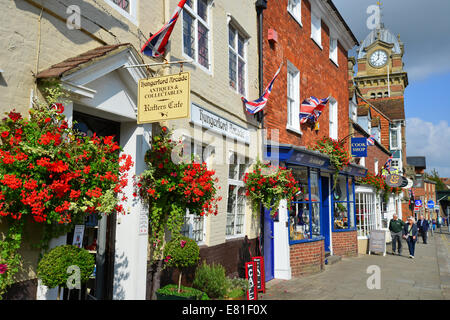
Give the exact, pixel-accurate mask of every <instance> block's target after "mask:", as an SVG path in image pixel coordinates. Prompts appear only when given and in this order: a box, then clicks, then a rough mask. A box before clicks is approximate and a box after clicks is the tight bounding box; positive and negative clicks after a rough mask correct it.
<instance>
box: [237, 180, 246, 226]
mask: <svg viewBox="0 0 450 320" xmlns="http://www.w3.org/2000/svg"><path fill="white" fill-rule="evenodd" d="M237 197H238V200H237V212H236V231H235V234H242V233H243V232H244V230H243V228H244V215H245V187H240V188H239V189H238V196H237Z"/></svg>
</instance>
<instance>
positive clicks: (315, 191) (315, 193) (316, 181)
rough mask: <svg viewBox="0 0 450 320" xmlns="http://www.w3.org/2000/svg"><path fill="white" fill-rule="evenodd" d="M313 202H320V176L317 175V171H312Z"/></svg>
mask: <svg viewBox="0 0 450 320" xmlns="http://www.w3.org/2000/svg"><path fill="white" fill-rule="evenodd" d="M310 182H311V201H319V202H320V198H319V175H318V174H317V171H313V170H311V177H310Z"/></svg>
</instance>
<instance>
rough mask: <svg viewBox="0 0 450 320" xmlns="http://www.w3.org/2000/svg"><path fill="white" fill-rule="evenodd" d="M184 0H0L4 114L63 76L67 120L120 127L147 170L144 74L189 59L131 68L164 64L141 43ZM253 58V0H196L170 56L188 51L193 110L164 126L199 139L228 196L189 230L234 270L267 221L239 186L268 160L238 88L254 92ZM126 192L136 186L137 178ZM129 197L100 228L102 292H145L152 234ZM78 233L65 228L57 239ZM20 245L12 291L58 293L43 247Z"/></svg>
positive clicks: (190, 221) (109, 295)
mask: <svg viewBox="0 0 450 320" xmlns="http://www.w3.org/2000/svg"><path fill="white" fill-rule="evenodd" d="M178 2H179V1H178V0H158V1H146V0H128V1H113V0H87V1H76V0H71V1H68V0H67V1H66V0H60V1H45V0H43V1H39V0H15V1H9V0H0V3H1V4H2V7H3V8H4V10H2V11H1V12H0V19H1V21H2V24H1V26H0V39H1V40H0V41H1V43H2V46H0V70H2V72H1V73H0V102H1V103H0V108H1V111H2V112H6V111H9V110H10V109H11V108H15V109H16V110H17V111H20V112H22V113H26V112H27V109H28V108H29V107H30V104H31V99H32V98H33V97H38V98H41V99H42V94H41V92H40V88H41V87H40V85H41V84H42V83H44V82H45V81H47V80H57V81H59V82H60V83H62V84H63V87H64V88H65V89H66V90H67V92H68V93H69V94H70V97H69V100H70V101H69V102H68V103H67V104H66V111H65V114H66V116H67V117H68V119H69V120H70V121H73V120H76V121H77V122H79V123H82V124H83V125H85V127H86V130H88V131H89V130H91V131H95V130H99V128H102V129H103V130H106V132H111V131H114V132H116V133H118V136H119V137H120V144H121V146H122V147H123V148H124V152H125V153H128V154H131V155H132V156H133V160H134V162H135V166H134V167H133V169H132V172H131V175H133V174H139V173H140V172H142V171H143V170H144V169H145V164H144V160H143V156H144V154H145V152H146V150H148V148H149V141H150V140H151V135H152V132H153V131H154V130H155V129H156V126H154V125H152V124H143V125H138V124H137V123H136V112H137V83H138V81H139V79H142V78H145V77H148V76H150V73H151V74H152V75H158V74H161V75H162V74H171V73H177V72H179V71H180V68H181V66H180V65H179V64H170V65H165V66H164V67H162V66H160V65H159V66H150V67H149V69H146V68H145V67H143V66H141V67H135V66H136V65H140V64H144V63H147V64H154V63H160V62H162V60H161V59H151V58H148V57H146V56H143V55H142V54H140V48H141V47H142V45H143V44H144V43H145V42H146V40H147V39H148V37H149V33H155V32H157V31H158V30H159V29H160V28H161V27H162V26H163V24H164V23H165V22H167V21H168V20H169V19H170V17H171V15H172V13H173V11H174V9H175V8H176V5H177V4H178ZM117 3H118V4H117ZM257 57H258V54H257V28H256V10H255V7H254V1H250V0H246V1H239V2H237V1H227V0H215V1H210V0H197V1H194V0H189V1H188V2H187V4H186V8H185V9H184V10H183V13H182V14H181V15H180V18H179V19H178V22H177V24H176V26H175V28H174V30H173V33H172V36H171V38H170V42H169V46H168V47H167V54H166V59H167V60H168V61H170V62H174V61H191V60H192V61H191V62H186V63H184V64H183V67H182V68H183V70H184V71H189V72H190V73H191V97H190V99H191V109H190V117H189V118H188V119H178V120H170V121H166V122H164V123H161V124H162V125H167V126H168V127H169V128H171V129H173V130H174V132H175V134H176V135H178V136H179V137H180V138H182V139H183V141H184V142H185V143H186V146H191V145H192V152H193V153H195V154H197V155H202V156H203V160H205V161H206V162H207V163H208V166H209V167H210V168H212V169H214V170H215V171H216V176H217V177H218V179H219V186H220V191H219V195H221V196H222V198H223V200H222V201H221V202H220V203H219V213H218V215H217V216H211V217H207V218H205V219H203V218H201V219H199V218H196V217H191V216H189V215H188V216H187V217H186V224H185V226H184V227H183V232H184V234H186V235H189V236H190V237H192V238H195V239H196V240H197V241H198V243H199V245H200V247H201V250H202V257H204V258H206V260H207V261H208V262H209V261H216V262H219V263H223V264H225V267H226V268H227V271H228V272H229V273H236V272H237V270H234V269H236V264H237V261H238V259H239V249H240V247H241V246H242V244H243V243H244V241H243V240H244V237H245V236H247V237H248V238H249V239H253V240H254V239H256V238H257V232H258V228H259V222H257V221H255V220H254V219H252V215H251V210H250V207H249V205H248V204H247V203H246V201H245V197H244V194H243V192H242V191H243V181H242V175H243V172H244V171H245V170H247V169H248V165H249V163H250V161H252V160H256V159H257V158H258V157H259V158H261V157H260V154H261V145H262V141H261V138H260V136H259V134H258V132H259V131H258V129H259V124H258V123H257V122H256V120H255V119H254V117H253V116H249V115H248V114H246V113H245V110H244V108H243V104H242V101H241V97H242V96H244V97H246V98H248V99H256V98H257V97H258V93H259V87H258V59H257ZM149 71H150V72H149ZM36 80H37V81H36ZM202 150H203V151H206V152H204V153H203V152H202ZM230 160H231V161H230ZM127 192H128V193H129V194H131V193H132V190H131V186H130V187H129V188H128V190H127ZM130 198H132V197H130ZM125 206H126V208H127V209H128V212H129V214H128V215H126V216H117V217H115V216H112V217H111V216H110V217H108V219H102V220H100V222H99V223H98V225H97V226H98V229H97V231H95V232H97V233H96V237H98V239H99V242H98V248H97V260H98V259H99V256H100V257H101V259H104V260H105V261H106V262H105V264H104V267H103V269H102V268H100V269H101V270H97V277H98V278H101V281H97V282H98V283H97V284H95V285H94V287H95V290H94V291H93V292H96V293H94V295H96V294H98V296H97V297H102V298H105V299H145V298H146V292H147V250H148V240H147V238H148V237H147V232H146V230H142V228H140V226H141V225H142V221H145V220H146V219H147V213H146V210H145V208H143V207H142V206H141V205H140V204H139V203H134V202H132V201H131V200H130V201H129V202H128V203H125ZM4 229H5V223H4V222H3V223H0V231H4ZM85 232H86V233H88V227H86V231H85ZM102 239H103V240H102ZM71 241H72V239H71V234H69V235H68V236H67V237H62V238H60V239H54V240H53V241H52V245H53V246H56V245H60V244H63V243H66V242H67V243H71ZM230 248H231V249H230ZM22 253H23V257H24V261H25V262H24V263H25V265H26V266H27V268H26V272H23V273H21V274H20V275H18V277H17V280H18V281H19V282H20V283H19V284H17V286H16V289H17V290H13V291H14V292H19V291H20V292H27V293H28V294H29V296H31V297H32V298H34V297H36V298H37V299H53V298H55V297H56V291H55V290H47V289H46V288H45V287H43V286H41V285H37V282H36V280H35V279H36V275H35V266H36V263H37V256H38V252H37V251H33V250H27V249H25V248H24V250H23V251H22ZM223 253H226V254H227V255H226V256H225V255H224V254H223ZM227 263H228V265H226V264H227ZM233 268H234V269H233ZM99 274H100V275H99ZM36 291H37V293H36ZM33 292H34V295H33Z"/></svg>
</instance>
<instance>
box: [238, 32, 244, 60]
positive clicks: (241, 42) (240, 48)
mask: <svg viewBox="0 0 450 320" xmlns="http://www.w3.org/2000/svg"><path fill="white" fill-rule="evenodd" d="M244 43H245V42H244V39H243V38H242V37H241V36H239V37H238V53H239V55H240V56H241V57H243V58H244Z"/></svg>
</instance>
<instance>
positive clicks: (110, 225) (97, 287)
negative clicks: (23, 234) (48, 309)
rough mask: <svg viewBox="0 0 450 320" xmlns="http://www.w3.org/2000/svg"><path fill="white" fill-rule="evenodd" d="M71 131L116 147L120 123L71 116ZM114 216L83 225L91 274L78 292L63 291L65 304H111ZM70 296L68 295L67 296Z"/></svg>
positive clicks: (75, 115)
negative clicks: (88, 301) (89, 301)
mask: <svg viewBox="0 0 450 320" xmlns="http://www.w3.org/2000/svg"><path fill="white" fill-rule="evenodd" d="M73 121H74V122H76V123H74V128H75V129H77V130H78V131H80V132H82V133H84V134H86V135H87V136H92V135H93V134H94V133H95V134H96V135H97V136H99V137H104V136H114V140H115V141H117V143H120V141H119V138H120V123H119V122H115V121H111V120H107V119H103V118H99V117H95V116H91V115H88V114H84V113H80V112H76V111H74V112H73ZM115 238H116V214H115V213H112V214H110V215H109V216H104V217H102V218H101V219H97V217H96V216H89V217H88V218H87V219H86V221H85V224H84V237H83V244H82V247H83V248H85V249H86V250H89V252H90V253H91V254H93V255H95V271H94V274H93V275H92V276H91V279H90V280H89V281H88V283H87V284H86V285H84V286H82V288H81V290H71V291H72V292H69V291H68V290H65V292H64V299H68V300H78V299H80V300H85V299H93V300H111V299H112V297H113V281H114V255H115V241H116V239H115ZM72 239H73V232H71V233H69V234H68V238H67V243H69V244H72ZM69 293H70V295H69Z"/></svg>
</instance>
